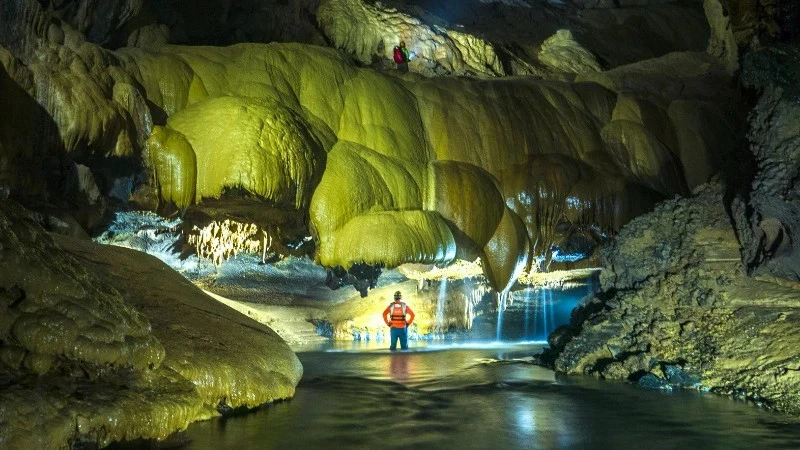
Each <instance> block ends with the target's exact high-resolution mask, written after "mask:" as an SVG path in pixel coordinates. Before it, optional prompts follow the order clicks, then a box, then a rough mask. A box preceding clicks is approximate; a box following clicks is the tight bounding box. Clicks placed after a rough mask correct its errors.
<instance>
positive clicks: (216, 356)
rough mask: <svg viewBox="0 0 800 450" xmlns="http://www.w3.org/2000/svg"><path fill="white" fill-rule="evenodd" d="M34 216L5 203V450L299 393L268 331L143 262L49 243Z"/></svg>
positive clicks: (171, 427)
mask: <svg viewBox="0 0 800 450" xmlns="http://www.w3.org/2000/svg"><path fill="white" fill-rule="evenodd" d="M41 220H42V217H41V216H39V215H37V214H33V213H31V212H29V211H27V210H25V209H24V208H22V207H21V206H19V205H18V204H16V203H15V202H14V201H12V200H9V199H4V200H0V231H1V232H0V308H2V314H0V316H2V319H0V342H2V344H1V345H0V379H2V382H1V383H0V404H2V407H0V443H2V446H3V447H4V448H63V447H68V446H71V445H77V444H80V443H81V442H89V443H97V444H100V445H107V444H109V443H111V442H114V441H119V440H122V439H138V438H153V439H163V438H166V437H167V436H168V435H170V434H171V433H173V432H175V431H177V430H180V429H183V428H185V427H186V426H187V425H188V424H189V423H191V422H194V421H197V420H202V419H206V418H209V417H213V416H215V415H217V414H218V412H217V408H236V407H240V406H246V407H255V406H257V405H260V404H263V403H267V402H272V401H275V400H278V399H283V398H287V397H291V396H292V395H293V393H294V388H295V386H296V384H297V382H298V381H299V379H300V376H301V375H302V367H301V366H300V363H299V361H298V360H297V357H296V356H295V355H294V354H293V353H292V351H291V350H290V349H289V347H288V346H287V345H286V344H285V343H284V342H283V341H282V340H281V339H280V338H279V337H278V336H277V335H276V334H275V333H274V332H273V331H272V330H270V329H268V328H266V327H264V326H262V325H260V324H258V323H257V322H255V321H252V320H251V319H248V318H246V317H244V316H241V315H239V314H238V313H236V312H235V311H233V310H231V309H229V308H227V307H225V306H223V305H221V304H220V303H218V302H217V301H216V300H213V299H212V298H210V297H208V296H206V295H205V294H203V293H202V291H200V290H199V289H197V288H196V287H194V286H193V285H192V284H191V283H189V282H188V281H187V280H185V279H184V278H182V277H181V276H180V275H178V274H177V273H175V272H174V271H172V270H169V269H168V268H167V267H166V266H165V265H164V264H163V263H161V262H159V261H158V260H156V259H155V258H153V257H151V256H148V255H145V254H143V253H139V252H135V251H132V250H126V249H121V248H118V247H110V246H100V245H97V244H94V243H91V242H90V241H76V240H73V239H70V238H65V237H61V236H55V237H51V235H48V234H47V233H45V231H44V230H43V229H42V228H41V226H40V225H39V223H38V222H39V221H41ZM242 342H248V343H249V345H246V346H243V345H241V343H242Z"/></svg>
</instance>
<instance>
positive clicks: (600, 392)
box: [181, 344, 800, 449]
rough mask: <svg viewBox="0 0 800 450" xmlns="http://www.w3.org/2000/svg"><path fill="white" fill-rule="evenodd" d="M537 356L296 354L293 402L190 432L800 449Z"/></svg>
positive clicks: (414, 441) (753, 411)
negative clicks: (558, 370)
mask: <svg viewBox="0 0 800 450" xmlns="http://www.w3.org/2000/svg"><path fill="white" fill-rule="evenodd" d="M539 348H540V347H536V346H525V345H515V346H505V347H498V346H487V345H483V344H482V345H476V346H473V347H470V348H464V347H462V348H456V349H450V350H446V349H443V348H441V347H439V348H437V347H433V348H429V347H418V348H416V349H414V350H411V351H408V352H402V353H389V352H388V351H384V350H381V349H374V350H368V351H360V350H358V351H356V350H345V349H342V348H339V349H338V351H336V352H327V351H311V352H301V353H298V356H299V357H300V359H301V361H302V362H303V365H304V367H305V375H304V377H303V380H302V381H301V383H300V385H299V386H298V390H297V394H296V396H295V398H294V399H292V400H291V401H287V402H283V403H279V404H276V405H273V406H270V407H265V408H262V409H259V410H258V411H256V412H254V413H251V414H247V415H243V416H237V417H230V418H222V419H217V420H213V421H207V422H203V423H199V424H196V425H193V426H191V427H190V428H189V429H188V430H187V432H186V433H185V434H184V435H183V438H184V439H185V442H183V443H181V447H182V448H190V449H212V448H213V449H218V448H237V449H249V448H258V449H262V448H264V449H273V448H274V449H279V448H280V449H306V448H308V449H314V448H359V449H361V448H365V449H372V448H381V449H383V448H403V449H408V448H414V449H439V448H459V449H462V448H463V449H478V448H480V449H483V448H496V449H562V448H563V449H572V448H590V449H605V448H614V449H616V448H647V449H676V448H725V449H728V448H800V425H799V424H798V421H797V420H795V419H793V418H789V417H785V416H781V415H777V414H772V413H769V412H765V411H763V410H759V409H757V408H754V407H752V406H750V405H747V404H742V403H738V402H735V401H732V400H729V399H727V398H722V397H718V396H714V395H712V394H703V393H698V392H693V391H692V392H683V391H676V392H662V391H646V390H642V389H638V388H636V387H634V386H631V385H628V384H624V383H613V382H604V381H600V380H595V379H593V378H589V379H587V378H583V377H563V376H557V375H556V374H555V373H553V372H552V371H549V370H546V369H543V368H541V367H537V366H534V365H532V364H530V363H528V361H529V357H530V355H531V354H533V353H535V352H537V351H538V349H539Z"/></svg>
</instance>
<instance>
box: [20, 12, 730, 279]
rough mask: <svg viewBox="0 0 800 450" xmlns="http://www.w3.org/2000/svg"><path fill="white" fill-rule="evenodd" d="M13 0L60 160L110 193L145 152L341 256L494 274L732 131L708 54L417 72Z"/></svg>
mask: <svg viewBox="0 0 800 450" xmlns="http://www.w3.org/2000/svg"><path fill="white" fill-rule="evenodd" d="M14 5H17V6H16V8H17V9H16V10H15V12H14V14H16V15H17V16H16V17H17V18H18V19H19V18H20V17H25V18H30V20H29V21H31V22H32V23H35V24H40V25H36V26H32V27H29V28H27V30H28V31H27V33H28V34H24V33H23V32H22V31H21V30H22V28H20V29H17V30H16V31H14V33H16V34H14V33H11V34H13V35H14V36H15V37H16V38H19V39H16V40H13V39H12V42H11V43H9V45H11V46H12V47H13V48H14V49H16V50H13V51H12V52H10V53H11V54H12V55H13V61H15V62H14V64H17V66H20V67H23V68H25V70H27V71H29V72H30V73H32V82H29V86H30V87H29V88H28V90H29V91H30V92H29V94H30V95H31V96H32V97H33V98H34V99H36V101H37V103H38V104H39V105H41V107H42V108H43V109H44V110H45V111H47V112H48V113H49V114H50V116H51V117H52V118H53V121H54V122H55V128H56V129H57V130H58V134H59V136H58V137H59V138H60V139H54V141H55V142H54V144H53V146H54V147H56V148H57V150H54V151H53V154H54V155H55V157H56V158H57V160H58V163H59V167H61V171H62V172H63V171H66V170H67V169H69V168H71V167H74V165H75V164H82V165H87V166H89V167H90V168H91V169H92V171H93V172H94V173H95V177H94V178H95V179H96V180H97V184H98V190H99V191H100V192H101V194H103V195H109V193H110V192H111V191H112V189H113V188H114V186H118V185H119V184H121V183H120V179H121V178H122V177H128V179H130V178H132V177H135V176H136V173H135V171H136V170H137V169H136V167H137V164H142V165H144V166H145V169H146V171H145V173H146V174H147V175H148V178H149V180H150V181H149V185H150V186H152V187H153V188H154V193H155V195H156V196H157V200H158V201H160V202H161V203H163V204H170V203H172V204H174V205H175V207H176V208H177V210H179V211H182V210H185V209H186V208H187V207H189V206H191V205H194V204H202V200H203V199H204V198H206V199H211V198H219V197H220V195H222V194H223V192H225V191H227V190H230V189H240V190H243V191H245V192H247V193H249V195H253V196H254V197H255V198H257V199H260V200H262V201H265V202H269V203H271V204H274V205H278V206H279V207H282V208H291V209H298V210H305V209H308V211H309V214H310V223H311V227H312V229H313V230H312V231H313V233H314V234H315V236H316V238H317V253H316V257H317V259H318V260H319V261H320V262H321V263H322V264H324V265H326V266H331V267H332V266H342V267H344V268H348V267H350V266H352V265H353V264H355V263H361V262H366V263H370V264H385V265H389V266H394V265H397V264H401V263H403V262H412V261H417V262H426V263H447V262H450V261H452V260H453V258H455V257H465V258H468V259H474V257H476V256H481V257H483V258H485V259H486V260H487V264H485V265H484V267H485V268H486V270H487V276H488V277H489V279H490V280H492V282H493V284H494V285H495V286H496V287H497V288H498V289H501V290H502V289H504V288H506V287H508V285H509V283H510V282H512V280H513V279H514V276H513V275H514V273H516V272H518V271H519V270H521V269H524V268H525V267H526V266H528V267H529V266H531V264H532V263H533V262H532V261H533V260H538V261H542V260H547V259H548V258H549V256H548V254H549V252H550V251H551V247H552V246H553V245H554V244H557V245H559V244H560V245H562V246H565V245H566V244H565V240H566V239H567V238H568V237H570V236H577V237H579V238H580V237H581V236H582V238H581V239H584V240H587V239H588V240H591V241H594V242H598V241H599V240H602V238H603V237H602V236H603V235H606V234H607V233H613V232H614V231H615V230H617V229H618V227H619V226H620V225H621V224H623V223H625V222H627V221H628V220H629V219H630V218H632V217H634V216H635V215H638V214H640V213H641V212H643V211H645V210H646V209H648V208H649V207H650V206H651V205H652V203H653V201H654V200H656V199H658V198H659V197H664V196H670V195H673V194H675V193H686V192H687V191H688V189H690V188H692V187H694V186H696V185H697V184H699V183H702V182H704V181H706V180H707V179H708V178H709V177H710V176H711V175H712V174H713V173H714V172H715V171H716V170H717V167H718V164H719V161H720V160H721V159H723V158H724V156H723V155H724V152H725V149H727V148H729V147H730V146H731V142H732V141H733V140H735V135H736V134H735V132H734V131H733V130H735V129H736V123H737V115H736V113H735V107H734V105H735V95H734V93H733V92H732V90H731V89H730V88H729V85H728V83H727V74H726V72H725V71H724V70H723V69H722V68H721V67H720V66H719V65H718V64H717V63H716V61H715V60H714V59H713V58H710V57H707V56H703V55H701V54H694V53H673V54H670V55H667V56H665V57H663V58H659V59H656V60H650V61H647V62H643V63H637V64H634V65H628V66H621V67H618V68H617V69H614V70H612V71H607V72H603V73H598V72H594V71H590V72H589V73H585V74H581V75H579V76H578V78H577V80H576V81H577V82H566V81H544V80H536V79H531V78H529V79H525V78H513V79H512V78H509V79H495V80H490V79H487V80H476V79H466V78H465V79H461V78H452V77H449V78H442V79H405V78H396V77H394V76H391V74H384V73H380V72H376V71H373V70H369V69H364V68H359V67H358V66H356V65H355V64H354V63H353V62H352V61H351V60H350V59H349V58H347V57H346V56H344V55H343V54H341V53H339V52H336V51H334V50H332V49H324V48H321V47H312V46H305V45H300V44H285V45H277V44H270V45H255V44H242V45H236V46H231V47H180V46H162V47H159V48H158V49H155V48H149V49H143V48H123V49H120V50H118V51H110V50H106V49H103V48H102V47H99V46H97V45H94V44H91V43H89V42H86V41H85V40H84V39H83V37H82V35H81V34H80V33H79V32H78V31H77V30H76V29H74V28H73V27H72V26H71V25H69V24H68V23H66V22H63V21H59V20H57V19H53V18H52V17H51V16H50V15H49V13H48V11H47V10H46V9H43V8H42V7H41V6H40V5H39V4H37V3H32V2H23V1H22V0H19V1H17V2H14ZM51 6H52V5H51ZM7 17H8V18H11V17H12V16H7ZM64 17H66V16H64ZM70 17H72V16H70ZM75 17H77V16H75ZM87 17H88V16H87ZM321 17H322V16H321ZM26 20H28V19H26ZM71 20H73V21H74V20H75V19H74V18H73V19H71ZM16 22H19V20H17V21H15V23H16ZM81 23H82V22H81ZM87 23H88V22H87ZM76 24H77V26H84V25H80V24H78V23H77V22H76ZM23 28H24V27H23ZM53 37H55V38H54V39H53ZM462 53H463V52H462ZM475 55H477V56H479V57H486V55H487V54H486V53H485V52H482V51H481V52H478V53H475ZM453 61H455V60H453ZM453 63H454V64H455V62H453ZM476 64H477V63H476ZM10 65H11V64H10V63H9V66H10ZM18 71H19V70H18ZM17 78H21V77H19V76H18V77H17ZM24 81H25V80H22V81H20V82H17V84H18V85H22V84H20V83H22V82H24ZM601 86H602V87H601ZM698 122H700V123H707V124H709V125H710V126H704V127H698ZM160 127H163V128H160ZM153 130H155V132H154V131H153ZM512 130H513V132H512ZM12 135H13V133H10V132H9V138H14V137H13V136H12ZM231 143H233V144H231ZM58 147H60V149H58ZM30 152H31V153H30V154H33V153H34V152H33V151H32V150H31V151H30ZM111 160H127V161H130V163H129V164H128V165H127V167H128V170H129V172H128V173H122V174H120V173H118V172H117V173H115V172H114V170H112V169H111V168H108V167H107V166H106V163H107V162H108V161H111ZM445 161H447V162H448V163H446V164H444V163H443V162H445ZM451 162H455V163H457V164H454V163H451ZM9 167H10V165H9ZM131 171H132V172H133V173H131ZM466 180H469V183H465V181H466ZM128 183H129V184H130V181H129V182H128ZM12 188H14V190H15V191H16V190H17V188H16V186H12ZM60 188H61V186H50V191H51V192H52V193H55V194H56V196H58V195H61V196H62V197H63V194H59V191H60V190H61V189H60ZM123 197H124V195H123ZM475 198H480V199H485V203H486V204H485V206H484V207H483V209H484V210H486V211H491V214H486V213H483V212H479V211H477V210H476V209H475V208H473V207H471V205H472V204H471V203H470V202H471V201H472V200H473V199H475ZM66 203H69V202H68V201H66ZM73 203H74V202H73ZM159 208H161V206H159ZM159 210H161V209H159ZM84 225H91V223H90V224H84ZM556 229H558V230H561V231H559V232H556V231H555V230H556ZM365 230H366V231H367V232H366V233H365ZM390 230H391V231H390ZM363 236H368V238H365V237H363ZM378 244H380V245H378ZM378 250H379V251H378Z"/></svg>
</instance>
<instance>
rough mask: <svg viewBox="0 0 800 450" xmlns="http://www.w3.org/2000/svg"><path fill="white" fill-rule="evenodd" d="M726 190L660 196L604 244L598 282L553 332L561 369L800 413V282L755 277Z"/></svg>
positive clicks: (553, 354)
mask: <svg viewBox="0 0 800 450" xmlns="http://www.w3.org/2000/svg"><path fill="white" fill-rule="evenodd" d="M723 205H724V201H723V188H722V187H721V186H719V185H706V186H703V187H701V188H700V189H699V190H697V191H696V192H695V193H694V194H693V196H692V197H690V198H682V199H674V200H669V201H667V202H664V203H663V204H661V205H659V206H658V207H657V208H656V210H655V211H654V212H652V213H650V214H647V215H645V216H642V217H640V218H637V219H635V220H634V221H632V222H631V223H630V224H628V226H626V227H625V228H623V230H622V231H621V232H620V234H619V236H618V237H617V239H616V240H615V241H614V243H612V244H611V245H610V246H609V247H608V248H607V249H605V250H604V251H603V260H604V262H605V267H606V268H605V271H604V272H603V274H602V275H601V280H600V281H601V291H600V293H599V294H598V295H596V296H595V297H594V298H593V299H591V300H590V301H588V302H587V303H586V304H584V305H583V306H582V307H581V308H579V309H577V310H576V311H575V312H574V313H573V320H572V323H571V324H570V325H569V326H568V327H566V328H562V329H560V330H557V331H556V332H555V333H553V334H552V335H551V336H550V343H551V346H552V350H551V351H550V352H546V353H545V355H544V359H545V360H547V361H549V362H550V363H552V364H553V366H554V367H555V369H556V370H558V371H562V372H565V373H571V374H592V375H596V376H600V377H603V378H610V379H622V380H625V379H627V380H630V381H635V382H638V383H639V384H640V385H641V386H642V387H647V388H659V389H663V388H668V387H680V388H692V389H708V390H712V391H715V392H718V393H722V394H730V395H741V396H745V397H749V398H751V399H755V400H757V401H758V402H762V403H763V404H765V405H767V406H770V407H774V408H775V409H778V410H781V411H785V412H790V413H793V414H797V413H798V412H800V395H798V388H800V376H797V375H796V371H795V369H794V368H796V367H797V366H798V363H800V357H798V355H797V354H796V352H794V351H792V350H789V349H790V348H794V347H795V346H797V345H800V339H798V337H797V334H796V333H795V332H794V331H793V330H794V329H795V328H796V327H798V326H800V285H798V284H797V283H792V282H790V281H780V280H778V279H774V278H755V279H754V278H750V277H748V276H747V275H746V274H745V272H744V267H743V264H742V262H741V257H740V247H739V243H738V241H737V239H736V235H735V233H734V229H733V227H732V225H731V220H730V218H729V217H728V214H727V213H726V211H725V208H724V206H723Z"/></svg>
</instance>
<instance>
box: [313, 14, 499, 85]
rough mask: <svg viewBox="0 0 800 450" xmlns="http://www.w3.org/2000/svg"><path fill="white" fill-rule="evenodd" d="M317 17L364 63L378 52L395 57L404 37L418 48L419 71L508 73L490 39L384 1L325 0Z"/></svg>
mask: <svg viewBox="0 0 800 450" xmlns="http://www.w3.org/2000/svg"><path fill="white" fill-rule="evenodd" d="M317 20H318V21H319V24H320V27H321V28H322V29H323V31H324V32H325V33H326V34H327V35H328V36H329V37H330V38H331V40H332V41H333V43H334V45H336V47H338V48H344V49H346V50H347V51H349V52H352V53H353V54H354V55H355V57H356V59H358V60H359V61H361V62H362V63H364V64H369V63H371V62H372V60H373V59H374V58H375V57H379V58H385V59H387V60H388V59H392V51H393V49H394V47H395V46H397V45H399V44H400V41H401V40H405V41H406V42H407V43H408V45H409V51H410V52H413V53H414V55H413V57H412V59H411V62H410V63H409V67H410V68H411V69H413V70H415V71H418V72H431V73H435V72H436V71H437V70H440V71H443V72H444V73H449V74H454V75H465V74H483V75H489V76H495V75H505V70H504V69H503V66H502V65H501V64H500V58H499V57H498V56H497V54H496V53H495V50H494V46H492V44H490V43H489V42H486V41H484V40H482V39H480V38H478V37H475V36H472V35H469V34H466V33H462V32H458V31H455V30H446V29H443V28H441V27H437V26H433V27H430V26H428V25H425V24H424V23H423V22H422V21H421V20H419V19H417V18H415V17H411V16H409V15H407V14H404V13H402V12H399V11H397V10H395V9H392V8H385V7H381V5H380V4H375V5H370V4H367V3H365V2H362V1H359V0H325V1H323V2H321V4H320V6H319V8H318V9H317Z"/></svg>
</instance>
